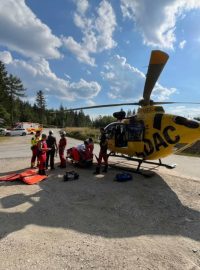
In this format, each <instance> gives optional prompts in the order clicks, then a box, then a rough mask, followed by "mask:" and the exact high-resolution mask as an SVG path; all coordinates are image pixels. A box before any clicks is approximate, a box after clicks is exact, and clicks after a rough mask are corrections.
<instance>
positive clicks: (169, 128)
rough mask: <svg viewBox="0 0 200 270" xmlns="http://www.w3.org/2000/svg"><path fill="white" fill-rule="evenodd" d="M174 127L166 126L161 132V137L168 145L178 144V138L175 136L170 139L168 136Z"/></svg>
mask: <svg viewBox="0 0 200 270" xmlns="http://www.w3.org/2000/svg"><path fill="white" fill-rule="evenodd" d="M175 130H176V129H175V127H172V126H167V127H166V128H164V130H163V135H164V137H165V140H166V141H167V142H168V143H169V144H175V143H178V142H179V141H180V136H179V135H176V136H175V138H174V139H172V138H171V137H170V135H169V131H175Z"/></svg>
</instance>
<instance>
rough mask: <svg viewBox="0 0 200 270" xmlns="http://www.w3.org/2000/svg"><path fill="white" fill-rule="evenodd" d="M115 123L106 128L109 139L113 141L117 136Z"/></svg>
mask: <svg viewBox="0 0 200 270" xmlns="http://www.w3.org/2000/svg"><path fill="white" fill-rule="evenodd" d="M115 126H116V124H115V123H112V124H109V125H108V126H107V127H105V132H106V136H107V138H108V139H112V138H113V137H114V135H115Z"/></svg>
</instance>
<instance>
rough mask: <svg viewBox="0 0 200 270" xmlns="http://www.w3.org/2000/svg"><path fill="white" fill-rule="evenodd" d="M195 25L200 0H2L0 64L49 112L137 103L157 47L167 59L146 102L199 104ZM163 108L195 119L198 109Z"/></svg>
mask: <svg viewBox="0 0 200 270" xmlns="http://www.w3.org/2000/svg"><path fill="white" fill-rule="evenodd" d="M199 23H200V1H199V0H162V1H160V0H152V1H149V0H118V1H116V0H110V1H108V0H90V1H89V0H56V1H55V0H42V1H36V0H26V1H25V0H17V1H16V0H1V1H0V60H1V61H3V62H4V63H5V64H6V67H7V70H8V71H9V72H10V73H12V74H15V75H17V76H19V77H20V78H21V79H22V81H23V84H24V86H25V87H26V89H27V100H29V102H31V103H32V104H33V103H34V101H35V94H36V92H37V91H38V90H43V91H44V93H45V96H46V100H47V106H48V108H59V106H60V105H61V104H62V105H63V106H64V107H67V108H73V107H79V106H89V105H95V104H97V105H98V104H104V103H106V104H107V103H118V102H119V103H122V102H131V101H138V100H139V99H140V98H141V97H142V93H143V87H144V82H145V74H146V72H147V67H148V63H149V57H150V53H151V50H154V49H159V50H163V51H165V52H167V53H168V54H169V57H170V58H169V60H168V62H167V64H166V66H165V68H164V70H163V72H162V74H161V76H160V78H159V81H158V83H157V85H156V86H155V88H154V91H153V93H152V99H153V100H154V101H199V102H200V96H199V85H200V28H199ZM128 108H130V109H132V108H131V107H124V109H125V110H127V109H128ZM119 109H120V108H119ZM165 109H166V111H168V112H170V113H175V114H180V115H184V116H191V117H193V116H199V115H200V106H198V105H196V106H192V107H191V106H186V105H182V106H177V105H173V106H165ZM113 111H116V108H111V109H105V108H104V109H98V110H92V111H87V113H91V115H93V116H95V115H98V114H102V115H104V114H111V113H112V112H113Z"/></svg>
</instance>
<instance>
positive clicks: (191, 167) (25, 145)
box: [0, 129, 200, 179]
mask: <svg viewBox="0 0 200 270" xmlns="http://www.w3.org/2000/svg"><path fill="white" fill-rule="evenodd" d="M48 132H49V129H44V130H43V133H46V134H47V135H48ZM53 132H54V136H55V137H56V139H57V142H58V141H59V139H60V135H59V130H58V129H53ZM31 138H32V135H27V136H15V137H13V136H12V137H6V138H5V140H4V141H0V159H10V158H27V161H28V162H29V159H30V158H31V150H30V147H31V143H30V141H31ZM80 143H83V142H82V141H80V140H76V139H73V138H67V148H70V147H73V146H76V145H78V144H80ZM98 151H99V146H98V145H97V144H95V148H94V153H96V154H98ZM111 160H112V162H114V163H115V160H116V161H117V162H118V163H119V165H120V164H125V165H126V164H127V165H128V166H133V167H135V166H137V163H136V162H132V161H131V162H130V161H124V159H120V158H114V159H113V158H111ZM56 161H57V162H58V161H59V159H58V157H57V158H56ZM162 162H163V163H166V164H176V165H177V166H176V168H175V169H172V170H170V169H165V168H164V167H163V168H162V167H160V168H158V167H157V166H154V165H147V164H144V165H143V166H142V167H141V168H143V169H148V168H150V169H153V170H156V171H157V170H159V171H164V172H167V173H168V174H175V175H179V176H182V177H192V178H197V179H199V178H200V167H199V164H200V158H199V157H190V156H182V155H171V156H169V157H167V158H164V159H162Z"/></svg>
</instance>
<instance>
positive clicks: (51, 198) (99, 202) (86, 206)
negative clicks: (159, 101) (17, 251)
mask: <svg viewBox="0 0 200 270" xmlns="http://www.w3.org/2000/svg"><path fill="white" fill-rule="evenodd" d="M77 170H78V172H79V173H80V179H79V180H76V181H68V182H64V181H63V177H62V176H63V174H64V171H62V170H61V169H58V170H55V171H53V173H51V174H50V175H49V178H48V179H47V180H45V181H43V182H41V183H40V184H39V189H40V190H39V191H37V192H36V191H35V190H38V187H37V188H36V187H35V186H34V187H33V186H31V188H32V189H33V191H34V192H35V193H33V194H31V195H26V194H30V192H29V189H30V186H26V185H24V184H21V185H16V184H15V183H14V182H13V183H6V184H4V188H5V186H6V185H7V186H8V188H9V187H10V186H11V187H12V186H15V187H16V189H15V194H13V195H10V196H5V197H3V198H2V199H1V209H2V210H0V236H1V238H2V237H5V236H6V235H8V234H10V233H12V232H15V231H18V230H21V229H23V228H24V227H25V226H27V225H30V224H36V225H39V226H43V227H53V228H64V229H72V230H75V231H78V232H81V233H87V234H91V235H99V236H102V237H107V238H120V237H134V236H140V235H174V236H176V235H182V236H184V237H189V238H191V239H194V240H197V241H199V240H200V225H199V224H200V212H198V211H195V210H193V209H190V208H189V207H187V206H185V205H183V204H182V203H181V201H180V200H179V198H178V197H177V195H176V194H175V193H174V191H173V190H172V189H171V188H170V187H169V186H168V185H167V184H166V182H165V181H164V179H162V178H161V176H159V175H158V174H156V173H155V174H154V176H153V177H151V178H144V177H143V176H141V175H133V181H130V182H126V183H117V182H114V181H113V177H114V175H115V174H116V170H114V169H111V170H110V171H109V172H108V173H107V174H106V175H104V176H103V175H102V178H97V177H96V176H94V175H93V174H92V169H89V170H83V169H82V170H81V169H77ZM174 181H175V180H174ZM12 190H13V189H12ZM188 192H189V191H188ZM35 198H37V200H36V199H35ZM27 202H28V203H29V204H30V207H29V208H28V209H27V210H26V211H25V212H23V211H21V210H20V207H23V204H24V203H27ZM15 207H17V208H16V211H15V210H14V211H12V212H10V211H9V209H11V208H15Z"/></svg>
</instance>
